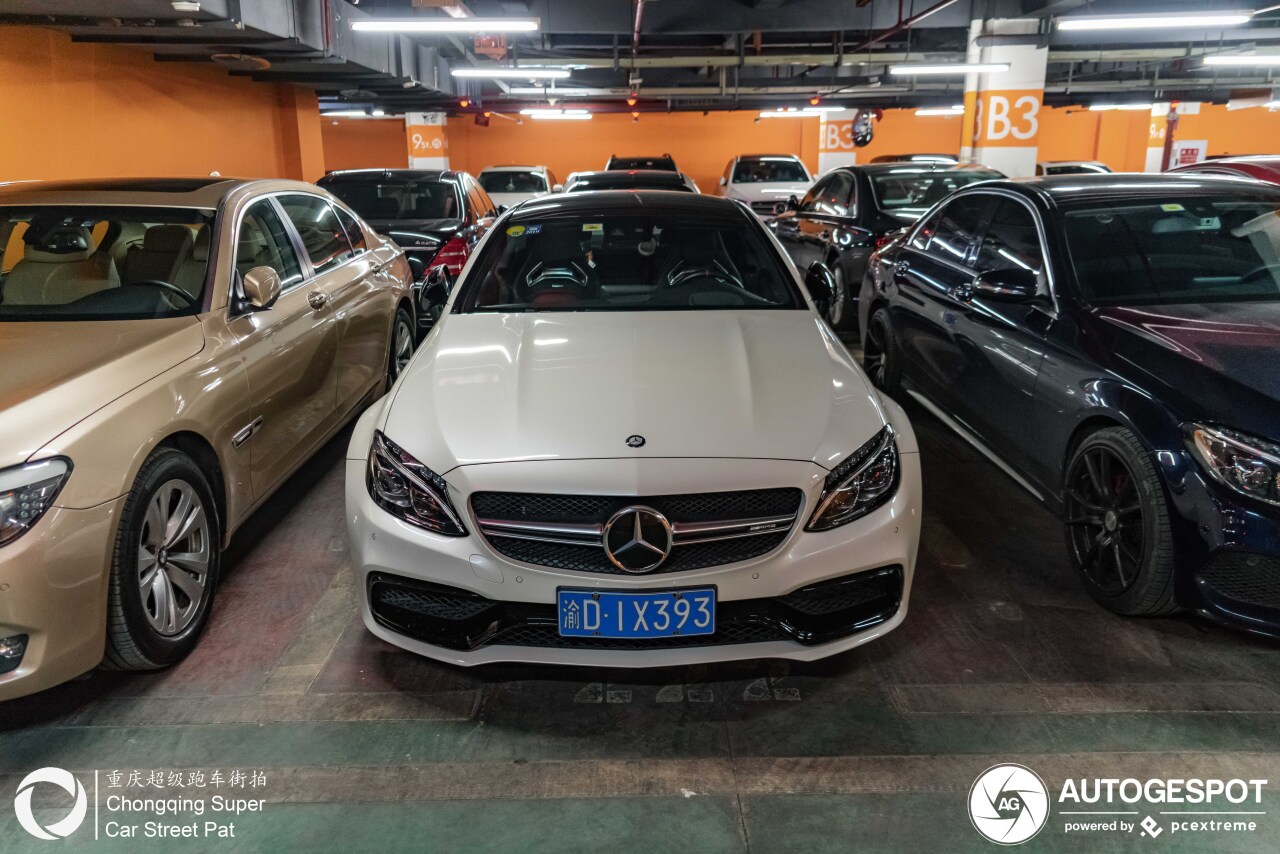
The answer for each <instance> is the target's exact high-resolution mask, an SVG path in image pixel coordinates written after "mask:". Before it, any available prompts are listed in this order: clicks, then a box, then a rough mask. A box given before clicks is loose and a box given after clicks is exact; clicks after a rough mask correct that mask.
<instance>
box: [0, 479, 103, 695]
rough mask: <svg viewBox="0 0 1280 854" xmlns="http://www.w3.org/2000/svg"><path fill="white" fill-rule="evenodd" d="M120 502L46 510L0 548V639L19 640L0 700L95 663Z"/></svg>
mask: <svg viewBox="0 0 1280 854" xmlns="http://www.w3.org/2000/svg"><path fill="white" fill-rule="evenodd" d="M123 504H124V498H118V499H116V500H114V501H109V502H107V503H105V504H99V505H98V506H97V507H91V508H89V509H88V510H70V509H67V508H63V507H53V508H50V510H49V511H48V512H47V513H46V514H45V515H44V516H43V517H42V518H41V519H40V520H39V521H38V522H37V523H36V525H35V527H34V528H32V529H31V530H30V531H28V532H27V533H26V534H24V535H23V536H22V537H20V538H19V539H18V540H16V541H14V542H12V543H10V544H9V545H7V546H4V547H3V548H0V639H3V638H6V637H11V636H13V635H19V634H25V635H27V636H28V638H29V640H28V642H27V649H26V653H25V654H24V655H23V658H22V661H21V663H20V664H19V665H18V667H17V669H15V670H12V671H10V672H8V673H4V674H0V700H11V699H13V698H15V697H23V696H26V695H27V694H32V693H35V692H36V691H41V690H44V689H45V688H51V687H53V686H54V685H58V684H60V683H62V682H65V681H67V680H68V679H73V678H75V677H76V676H79V675H81V674H82V673H85V672H87V671H89V670H92V669H93V668H94V667H96V666H97V665H98V663H99V662H101V661H102V653H103V645H104V643H105V639H106V626H107V584H108V579H109V577H110V569H111V554H112V544H113V542H114V539H115V533H116V526H117V523H118V521H119V518H120V510H121V508H122V506H123Z"/></svg>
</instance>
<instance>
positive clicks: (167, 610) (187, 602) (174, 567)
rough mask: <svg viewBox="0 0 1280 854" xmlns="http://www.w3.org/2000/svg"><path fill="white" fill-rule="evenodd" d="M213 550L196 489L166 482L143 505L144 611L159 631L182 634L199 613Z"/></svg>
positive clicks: (141, 578)
mask: <svg viewBox="0 0 1280 854" xmlns="http://www.w3.org/2000/svg"><path fill="white" fill-rule="evenodd" d="M213 548H214V545H213V541H212V539H211V537H210V536H209V517H208V514H207V513H206V512H205V507H204V502H202V501H201V500H200V496H199V495H198V494H197V493H196V491H195V489H193V488H192V487H191V485H190V484H189V483H187V482H186V481H184V480H170V481H167V482H165V483H164V484H163V485H162V486H161V487H160V488H159V489H158V490H156V493H155V494H154V495H153V496H152V497H151V501H150V503H148V505H147V511H146V515H145V516H144V517H143V520H142V532H141V535H140V537H139V543H138V587H139V590H140V592H141V594H142V595H141V598H142V609H143V612H144V613H145V614H146V616H147V621H148V622H149V623H150V624H151V627H152V628H153V629H155V631H156V632H157V633H159V634H161V635H163V636H165V637H172V636H174V635H177V634H180V633H181V632H182V631H183V630H184V629H186V628H187V626H189V625H191V621H192V620H194V619H195V618H196V616H197V615H198V614H199V613H200V609H201V607H202V606H203V604H204V600H205V597H206V596H207V595H208V592H209V589H208V580H209V564H210V561H211V560H212V557H213V552H212V550H213Z"/></svg>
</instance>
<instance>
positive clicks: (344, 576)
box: [0, 411, 1280, 852]
mask: <svg viewBox="0 0 1280 854" xmlns="http://www.w3.org/2000/svg"><path fill="white" fill-rule="evenodd" d="M913 419H914V421H915V424H916V429H917V431H918V433H919V435H920V441H921V444H922V446H923V462H924V470H925V522H924V535H923V542H922V548H921V555H920V560H919V566H918V568H917V574H916V582H915V590H914V593H913V597H912V604H911V613H910V616H909V617H908V619H907V621H906V623H905V624H904V625H903V627H902V628H900V629H899V630H897V631H896V632H894V633H892V634H891V635H890V636H888V637H887V638H885V639H884V640H882V641H880V642H878V643H875V644H872V645H869V646H867V647H863V648H861V649H859V650H855V651H854V652H852V653H850V654H846V655H843V656H840V657H838V658H836V659H834V660H828V661H825V662H820V663H817V664H812V665H804V666H799V665H791V666H787V665H784V664H780V663H776V662H775V663H770V662H763V661H762V662H755V663H744V664H737V665H731V666H720V667H707V668H681V669H672V670H664V671H651V672H635V671H617V672H612V671H609V672H606V671H594V670H570V669H553V668H508V667H492V668H488V669H480V670H474V669H473V670H461V669H455V668H451V667H448V666H444V665H440V664H435V663H433V662H430V661H427V660H425V659H421V658H418V657H415V656H413V655H411V654H409V653H406V652H402V651H399V650H398V649H395V648H393V647H390V646H388V645H386V644H384V643H382V642H380V641H378V640H376V639H375V638H373V637H372V636H371V635H370V634H368V633H367V632H366V631H365V630H364V628H363V627H362V626H361V624H360V621H359V619H358V616H357V614H356V610H355V606H354V601H355V600H354V596H353V591H352V586H351V578H350V575H349V573H348V572H347V571H346V566H345V564H346V552H345V534H344V529H343V521H342V476H341V465H340V457H341V455H342V450H343V448H344V446H345V442H346V436H345V435H343V436H341V437H339V438H338V439H337V440H335V441H334V442H332V443H330V445H329V446H328V447H326V448H325V449H324V450H323V452H322V453H321V454H320V455H319V456H318V457H317V458H316V459H315V460H314V461H312V463H310V464H309V465H308V466H307V467H306V468H305V469H304V470H303V471H302V472H301V473H299V474H298V475H297V476H296V477H295V478H294V479H293V480H292V481H291V482H290V483H289V484H288V486H287V488H286V489H285V490H284V491H283V492H282V493H281V494H279V495H277V496H276V497H275V498H274V499H273V500H272V501H271V502H270V503H269V504H268V505H267V506H266V507H265V508H264V509H263V510H262V511H261V512H259V513H258V514H257V516H256V517H255V518H254V519H253V521H252V523H251V524H250V525H249V527H248V528H247V529H245V530H244V531H243V532H242V533H241V534H240V535H239V537H238V540H237V544H236V546H235V547H234V549H233V551H232V552H231V554H230V555H229V556H228V560H227V562H226V568H225V576H224V581H223V586H222V589H221V590H220V592H219V596H218V600H217V602H216V605H215V613H214V617H213V622H212V624H211V626H210V627H209V630H208V632H207V634H206V635H205V637H204V639H203V641H202V643H201V645H200V647H199V648H198V649H197V650H196V652H195V653H194V654H193V655H192V656H191V657H190V658H189V659H188V660H186V661H185V662H183V663H182V664H181V665H180V666H178V667H176V668H174V669H172V670H170V671H168V672H164V673H157V674H110V673H95V674H93V675H92V676H91V677H89V678H87V679H85V680H82V681H80V682H76V683H73V684H69V685H66V686H63V687H61V688H59V689H55V690H53V691H49V692H46V693H45V694H43V695H40V696H37V697H33V698H28V699H27V700H23V701H18V702H15V703H11V704H9V705H7V706H6V707H4V708H0V792H9V791H14V790H15V789H16V787H17V784H18V781H19V780H20V779H21V778H22V776H23V775H25V774H26V773H27V772H28V771H30V770H32V769H36V768H40V767H42V766H46V765H56V766H61V767H64V768H67V769H69V770H72V771H74V772H77V773H79V774H80V776H81V778H82V779H85V780H88V779H90V778H92V777H93V772H94V770H97V771H98V774H99V785H100V786H101V787H102V789H101V797H102V798H105V797H106V795H108V794H110V793H111V792H110V790H108V789H107V788H106V787H107V785H108V783H107V780H108V774H109V773H110V772H111V771H113V770H119V771H120V772H121V773H122V774H123V775H125V776H126V777H127V775H128V774H129V772H131V771H134V770H139V771H141V772H142V775H141V776H142V779H143V780H145V779H147V778H148V776H149V775H150V774H151V772H153V771H156V770H160V771H164V772H166V779H167V773H168V772H170V771H172V770H174V769H178V770H181V771H183V772H184V773H185V774H187V775H188V778H185V779H186V782H185V783H184V786H186V788H181V787H180V788H168V789H165V790H163V791H161V790H152V791H148V792H147V794H148V796H151V797H159V796H166V797H173V796H175V795H179V794H183V793H196V794H204V795H208V794H210V793H211V792H213V791H214V790H212V789H209V788H205V789H199V788H196V787H192V786H190V780H189V774H190V772H191V771H202V772H204V773H205V774H206V775H211V773H212V772H213V771H214V770H220V771H221V772H222V773H223V774H224V775H229V774H230V772H231V771H233V770H241V771H244V772H245V773H249V772H250V771H253V770H258V771H261V772H263V773H265V775H266V786H265V787H262V788H260V789H258V790H256V791H255V790H253V789H252V788H249V787H245V788H243V789H237V790H232V789H228V790H227V791H230V792H231V793H232V794H234V795H236V796H239V797H264V798H266V800H267V803H266V805H265V807H264V811H263V812H262V813H258V814H249V815H246V816H241V817H240V818H239V819H237V820H236V822H235V824H236V838H235V839H234V840H221V841H209V840H206V841H203V842H194V843H193V842H191V841H182V842H173V843H170V844H169V845H168V846H162V845H160V844H159V843H155V842H152V843H149V845H144V846H140V845H139V844H138V843H136V842H131V841H120V840H117V841H115V842H108V841H105V840H103V841H101V842H99V843H98V844H97V845H94V846H93V847H92V848H91V850H98V846H101V848H102V850H104V851H109V850H140V849H141V848H148V849H154V848H164V849H165V850H211V851H229V850H244V851H258V850H281V849H285V848H288V849H294V848H298V849H301V848H306V849H309V850H342V851H349V852H354V851H380V852H382V851H393V850H410V849H413V850H431V851H449V850H464V849H469V850H483V851H513V852H515V851H520V852H526V851H557V852H559V851H580V850H587V849H592V850H597V851H601V850H605V851H609V850H644V851H647V852H650V851H695V850H696V851H699V852H718V851H744V850H750V851H754V852H765V851H807V852H812V851H828V850H829V851H856V850H867V849H869V850H874V851H921V850H925V851H969V850H972V851H980V850H991V848H992V846H991V844H990V843H988V842H986V841H985V840H983V839H982V838H980V837H979V836H978V834H977V833H976V832H975V831H974V829H973V828H972V827H971V825H970V822H969V819H968V816H967V813H966V800H967V792H968V790H969V787H970V786H971V785H972V783H973V781H974V778H975V777H976V776H977V775H978V774H979V773H980V772H982V771H983V770H984V769H986V768H987V767H989V766H991V765H993V764H995V763H998V762H1006V761H1018V762H1022V763H1024V764H1026V765H1028V766H1030V767H1031V768H1033V769H1035V770H1036V771H1037V772H1038V773H1039V774H1040V775H1041V776H1042V777H1043V778H1044V779H1045V781H1046V782H1047V783H1048V785H1049V787H1050V789H1051V790H1052V791H1056V789H1057V787H1058V786H1059V785H1060V784H1061V781H1062V780H1063V779H1065V778H1067V777H1075V778H1079V777H1120V778H1124V777H1136V778H1139V779H1146V778H1147V777H1154V776H1172V777H1215V776H1216V777H1243V778H1259V777H1261V778H1268V779H1270V780H1272V782H1273V785H1274V784H1275V783H1277V782H1280V780H1277V778H1280V773H1277V769H1278V768H1280V765H1278V764H1277V763H1278V760H1280V715H1278V714H1277V712H1278V710H1280V691H1278V690H1277V685H1276V676H1277V673H1278V672H1280V670H1278V669H1277V666H1278V665H1280V645H1277V644H1274V643H1271V642H1267V641H1263V640H1259V639H1256V638H1252V637H1249V636H1246V635H1243V634H1239V633H1236V632H1232V631H1229V630H1225V629H1222V628H1219V627H1216V626H1213V625H1209V624H1206V623H1203V622H1200V621H1197V620H1193V619H1186V618H1178V619H1162V620H1125V619H1120V618H1117V617H1113V616H1111V615H1110V614H1108V613H1106V612H1104V611H1102V610H1101V609H1099V608H1098V607H1096V606H1095V605H1094V604H1093V603H1092V602H1091V601H1090V600H1089V599H1087V598H1086V596H1085V594H1084V593H1083V592H1082V590H1081V588H1080V587H1079V585H1078V584H1077V583H1076V581H1075V580H1074V578H1073V577H1072V575H1071V573H1070V572H1069V570H1068V567H1067V562H1066V555H1065V550H1064V546H1063V541H1062V536H1061V533H1060V529H1059V528H1058V526H1057V525H1056V524H1055V522H1054V520H1053V518H1052V517H1051V516H1050V515H1049V514H1048V513H1046V512H1045V511H1044V510H1042V509H1040V508H1039V507H1038V506H1037V505H1036V504H1034V503H1033V502H1032V501H1031V500H1030V499H1029V498H1028V497H1026V496H1025V495H1024V494H1023V493H1022V492H1021V491H1020V490H1019V489H1018V488H1017V487H1016V486H1014V485H1013V484H1012V483H1011V482H1010V481H1009V480H1008V479H1006V478H1005V477H1004V476H1003V475H1002V474H1000V473H999V472H998V471H997V470H996V469H994V468H993V467H992V466H991V465H990V464H988V463H987V462H986V461H985V460H983V459H982V458H981V457H980V456H978V455H977V454H976V453H975V452H973V451H972V450H971V449H970V448H969V447H968V446H967V445H965V444H964V443H963V442H961V441H960V440H958V439H957V438H956V437H954V436H953V435H951V434H950V433H948V432H947V431H946V430H945V428H943V427H942V426H941V425H940V424H939V423H938V422H937V421H935V420H934V419H933V418H931V417H930V416H928V415H927V414H925V413H923V412H919V411H915V412H913ZM141 791H144V790H134V791H133V792H131V794H133V795H135V796H136V795H137V793H138V792H141ZM90 797H92V793H91V794H90ZM1268 799H1269V800H1271V801H1272V803H1271V807H1272V808H1273V810H1274V812H1275V813H1276V814H1275V815H1274V816H1273V817H1263V818H1262V819H1261V822H1262V826H1261V828H1260V830H1259V831H1258V833H1256V834H1252V835H1246V836H1235V837H1228V836H1224V837H1214V838H1212V839H1211V840H1207V839H1206V838H1204V837H1199V838H1196V837H1185V838H1175V837H1174V835H1173V834H1169V835H1167V836H1166V837H1165V839H1163V840H1161V844H1159V845H1156V846H1154V847H1152V846H1151V842H1150V840H1148V839H1140V838H1138V837H1137V836H1136V835H1129V836H1126V837H1119V836H1105V835H1104V836H1096V835H1095V836H1091V837H1087V838H1085V837H1072V836H1069V835H1066V834H1064V833H1063V832H1062V828H1061V827H1060V826H1055V822H1051V823H1050V824H1049V826H1048V827H1047V828H1046V829H1045V831H1044V832H1042V833H1041V835H1040V836H1039V837H1037V838H1036V839H1035V840H1033V841H1032V842H1031V843H1030V844H1029V845H1028V846H1027V847H1028V849H1032V850H1050V849H1052V850H1088V851H1097V850H1113V849H1114V850H1120V849H1124V850H1140V849H1141V850H1169V849H1170V848H1174V849H1179V850H1196V851H1204V850H1238V851H1260V850H1277V849H1280V809H1275V808H1276V807H1277V804H1275V803H1274V800H1275V799H1274V797H1272V796H1271V795H1268ZM6 800H7V796H6ZM1262 809H1264V810H1265V809H1267V807H1266V806H1264V807H1262ZM104 810H105V807H104ZM91 819H92V809H91V811H90V820H91ZM1268 822H1269V823H1268ZM91 832H92V829H91V827H89V823H86V826H85V827H83V828H81V830H80V831H79V833H78V834H77V836H76V837H75V841H76V842H78V843H81V844H77V845H76V846H75V847H76V848H77V849H79V848H89V847H90V846H89V845H87V844H83V843H86V842H88V841H89V839H90V838H91V837H89V836H87V834H91ZM44 845H46V843H42V842H37V841H36V840H34V839H31V838H30V837H28V836H27V835H26V834H24V833H23V832H22V831H21V830H20V829H19V828H18V827H17V822H16V821H15V819H14V815H13V812H12V811H10V810H9V809H8V808H7V803H6V804H5V808H4V809H0V850H2V851H11V850H35V849H39V850H52V849H51V848H48V849H45V848H41V847H40V846H44Z"/></svg>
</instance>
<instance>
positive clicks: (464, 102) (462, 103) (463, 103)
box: [458, 98, 471, 110]
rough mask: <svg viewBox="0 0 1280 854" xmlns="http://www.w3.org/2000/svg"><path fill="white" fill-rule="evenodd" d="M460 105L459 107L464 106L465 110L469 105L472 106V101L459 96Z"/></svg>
mask: <svg viewBox="0 0 1280 854" xmlns="http://www.w3.org/2000/svg"><path fill="white" fill-rule="evenodd" d="M458 106H459V107H462V108H463V109H464V110H465V109H466V108H467V107H470V106H471V101H470V100H468V99H466V98H459V99H458Z"/></svg>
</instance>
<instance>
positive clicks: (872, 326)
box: [862, 315, 888, 389]
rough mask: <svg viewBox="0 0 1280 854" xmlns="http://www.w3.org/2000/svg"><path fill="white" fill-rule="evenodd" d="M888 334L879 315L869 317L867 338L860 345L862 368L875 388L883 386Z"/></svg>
mask: <svg viewBox="0 0 1280 854" xmlns="http://www.w3.org/2000/svg"><path fill="white" fill-rule="evenodd" d="M887 340H888V335H887V333H886V331H885V328H884V322H883V321H882V320H881V319H880V317H879V315H875V316H873V317H872V318H871V321H870V323H868V324H867V338H866V341H864V342H863V347H862V368H863V370H864V371H866V374H867V377H868V378H869V379H870V380H871V384H872V385H874V386H875V387H876V388H880V389H882V388H884V366H885V347H886V344H887Z"/></svg>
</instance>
